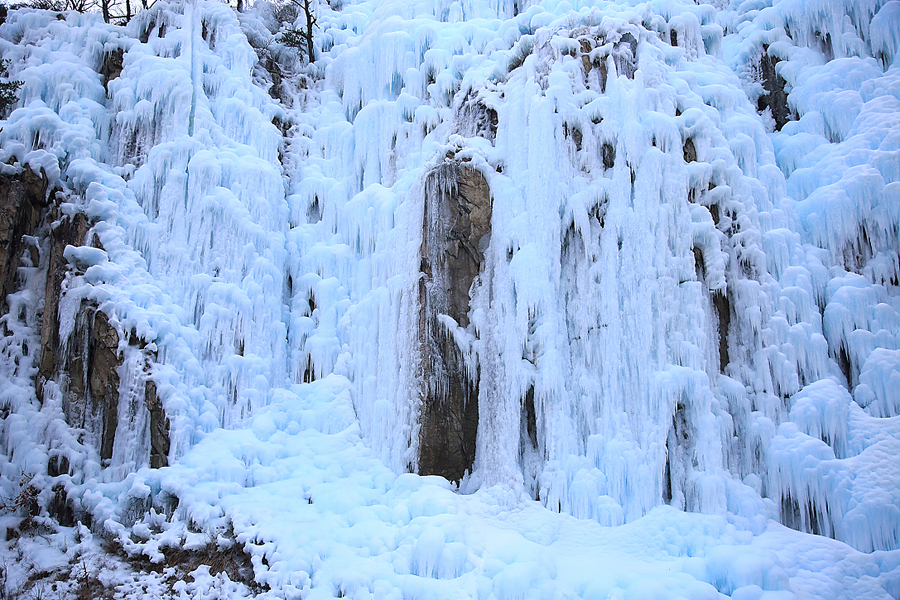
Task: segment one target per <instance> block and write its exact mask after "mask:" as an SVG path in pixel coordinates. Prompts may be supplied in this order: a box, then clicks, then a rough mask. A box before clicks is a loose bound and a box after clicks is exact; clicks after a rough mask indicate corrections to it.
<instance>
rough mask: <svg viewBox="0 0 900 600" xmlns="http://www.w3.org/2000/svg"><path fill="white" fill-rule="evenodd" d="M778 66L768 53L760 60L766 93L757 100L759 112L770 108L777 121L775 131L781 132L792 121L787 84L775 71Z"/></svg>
mask: <svg viewBox="0 0 900 600" xmlns="http://www.w3.org/2000/svg"><path fill="white" fill-rule="evenodd" d="M766 50H767V49H766ZM777 64H778V59H777V58H774V57H772V56H770V55H769V54H768V52H766V51H764V52H763V54H762V56H761V57H760V59H759V76H760V79H761V80H762V81H761V82H762V86H763V89H764V90H766V93H765V94H763V95H761V96H760V97H759V99H758V100H757V110H758V111H759V112H760V113H761V112H763V111H764V110H765V109H767V108H768V109H769V110H770V111H771V113H772V118H773V119H774V120H775V130H776V131H781V128H782V127H784V125H785V123H787V122H788V121H790V120H791V109H790V108H789V107H788V101H787V96H788V95H787V92H786V91H785V89H784V86H785V85H786V83H785V81H784V79H783V78H782V77H781V75H779V74H778V71H776V70H775V65H777Z"/></svg>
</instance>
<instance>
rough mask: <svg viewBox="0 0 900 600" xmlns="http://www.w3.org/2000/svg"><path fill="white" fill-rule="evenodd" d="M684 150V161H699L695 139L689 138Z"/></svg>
mask: <svg viewBox="0 0 900 600" xmlns="http://www.w3.org/2000/svg"><path fill="white" fill-rule="evenodd" d="M682 152H683V154H684V162H687V163H691V162H697V148H696V147H695V146H694V140H692V139H691V138H688V139H686V140H685V141H684V148H683V150H682Z"/></svg>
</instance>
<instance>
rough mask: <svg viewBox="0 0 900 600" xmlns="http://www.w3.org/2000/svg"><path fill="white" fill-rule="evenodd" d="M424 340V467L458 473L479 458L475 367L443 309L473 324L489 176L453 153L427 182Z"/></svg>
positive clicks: (487, 214)
mask: <svg viewBox="0 0 900 600" xmlns="http://www.w3.org/2000/svg"><path fill="white" fill-rule="evenodd" d="M425 190H426V192H425V193H426V209H425V218H424V223H423V241H422V265H421V270H422V277H421V279H420V285H419V301H420V313H419V344H420V348H421V353H422V363H421V369H422V382H423V389H422V397H423V401H422V410H421V416H420V422H421V428H420V432H419V473H421V474H423V475H441V476H443V477H446V478H447V479H450V480H452V481H458V480H460V479H461V478H462V477H463V475H464V474H465V472H466V471H470V470H471V468H472V463H473V461H474V459H475V436H476V431H477V428H478V373H477V372H475V373H472V372H469V370H468V369H467V368H466V365H465V357H464V354H463V352H462V351H461V349H460V348H459V347H458V346H457V344H456V341H455V340H454V338H453V335H452V333H451V332H449V331H448V329H447V325H445V323H443V322H442V319H441V318H440V317H441V316H442V315H444V316H446V317H450V318H452V319H453V320H454V321H455V322H456V323H457V324H458V325H459V327H462V328H465V327H467V326H468V324H469V301H470V289H471V287H472V284H473V282H474V281H475V278H476V277H477V276H478V274H479V272H480V271H481V267H482V264H483V262H484V246H485V245H486V243H487V240H488V239H489V237H488V236H489V233H490V221H491V196H490V190H489V189H488V185H487V181H486V180H485V179H484V176H483V175H482V174H481V173H480V172H479V171H477V170H476V169H474V168H472V167H471V166H468V165H465V164H460V163H458V162H456V161H453V160H449V161H447V162H444V163H443V164H442V165H440V166H439V167H437V168H436V169H435V170H434V171H432V172H431V174H430V175H429V176H428V179H427V181H426V186H425Z"/></svg>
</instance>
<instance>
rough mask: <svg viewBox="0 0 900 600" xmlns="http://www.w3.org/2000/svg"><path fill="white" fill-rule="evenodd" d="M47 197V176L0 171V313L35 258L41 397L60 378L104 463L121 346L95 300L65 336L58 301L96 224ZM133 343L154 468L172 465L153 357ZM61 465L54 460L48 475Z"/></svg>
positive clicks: (72, 420) (70, 414) (74, 419)
mask: <svg viewBox="0 0 900 600" xmlns="http://www.w3.org/2000/svg"><path fill="white" fill-rule="evenodd" d="M49 196H50V193H49V185H48V181H47V178H46V177H45V176H43V174H42V175H37V174H35V173H34V172H33V171H31V170H30V169H27V168H26V169H23V170H22V172H21V173H18V174H15V175H0V314H5V313H7V312H8V311H9V305H8V303H7V296H8V295H9V294H11V293H13V292H15V291H17V289H18V287H19V285H20V282H19V281H18V278H17V273H18V269H19V267H20V266H23V264H22V261H23V257H24V260H26V262H25V263H24V264H25V265H26V266H27V265H28V264H29V263H28V262H27V261H29V260H30V266H32V267H40V268H41V269H42V270H43V271H44V275H45V288H44V309H43V313H42V314H41V321H40V338H41V342H40V343H41V350H40V363H39V365H38V373H37V376H36V377H35V391H36V395H37V397H38V399H41V400H43V398H44V388H45V386H46V384H47V382H50V381H53V382H56V383H57V384H58V386H59V389H60V391H61V393H62V401H63V409H64V412H65V416H66V421H67V422H68V424H69V425H70V426H72V427H75V428H79V429H84V430H85V431H86V432H87V435H88V441H89V442H90V443H92V444H93V445H94V446H95V447H96V450H97V451H98V453H99V454H100V458H101V460H104V461H109V460H110V459H111V458H112V456H113V446H114V442H115V437H116V430H117V428H118V424H119V416H120V415H119V396H120V387H121V381H120V369H121V368H122V365H123V359H124V356H123V353H122V352H120V350H119V334H118V332H117V331H116V328H115V327H114V326H113V324H112V323H110V321H109V317H108V316H107V315H106V313H104V312H103V311H101V310H99V309H98V307H97V305H96V304H95V303H93V302H89V301H82V302H81V305H80V307H79V308H78V310H77V313H76V315H75V323H74V327H72V329H71V334H69V335H68V336H67V337H66V339H61V338H60V306H59V305H60V298H61V295H62V290H63V283H64V282H65V280H66V277H67V276H68V275H69V274H70V270H71V267H70V265H69V262H68V261H67V260H66V258H65V256H64V253H65V249H66V247H67V246H80V245H83V244H85V243H86V242H87V238H88V232H89V230H90V223H89V222H88V220H87V218H86V217H85V216H84V215H83V214H81V213H76V214H74V215H72V216H63V215H61V214H60V213H59V211H58V209H57V207H56V206H55V205H53V204H52V203H51V202H50V201H49V200H48V198H49ZM129 344H130V346H135V347H134V348H132V350H133V351H136V352H140V353H141V357H142V358H141V361H140V364H141V368H142V369H143V372H142V373H141V375H140V376H139V379H140V382H141V384H142V390H143V391H141V392H140V393H142V394H143V401H144V404H145V405H146V408H147V411H148V412H149V428H150V431H149V438H150V466H151V467H162V466H166V465H167V464H168V453H169V421H168V419H167V418H166V415H165V412H164V410H163V406H162V403H161V401H160V399H159V397H158V396H157V391H156V386H155V384H154V383H153V381H152V380H150V379H149V376H148V375H147V369H148V367H149V365H150V364H152V362H154V360H155V356H154V355H153V354H152V353H150V352H148V351H147V350H146V349H145V346H146V343H145V342H143V341H140V340H137V341H134V340H129ZM51 462H52V461H51ZM60 468H61V467H60V466H59V465H54V464H51V465H48V473H54V472H57V471H60ZM60 472H62V471H60ZM57 474H58V473H57Z"/></svg>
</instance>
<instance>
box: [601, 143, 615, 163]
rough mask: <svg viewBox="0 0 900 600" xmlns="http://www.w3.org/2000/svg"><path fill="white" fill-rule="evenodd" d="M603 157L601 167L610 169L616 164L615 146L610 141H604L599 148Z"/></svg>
mask: <svg viewBox="0 0 900 600" xmlns="http://www.w3.org/2000/svg"><path fill="white" fill-rule="evenodd" d="M600 152H601V155H602V158H603V168H604V169H612V168H613V167H614V166H615V165H616V147H615V146H613V145H612V144H610V143H608V142H607V143H604V144H603V147H602V149H601V150H600Z"/></svg>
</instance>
